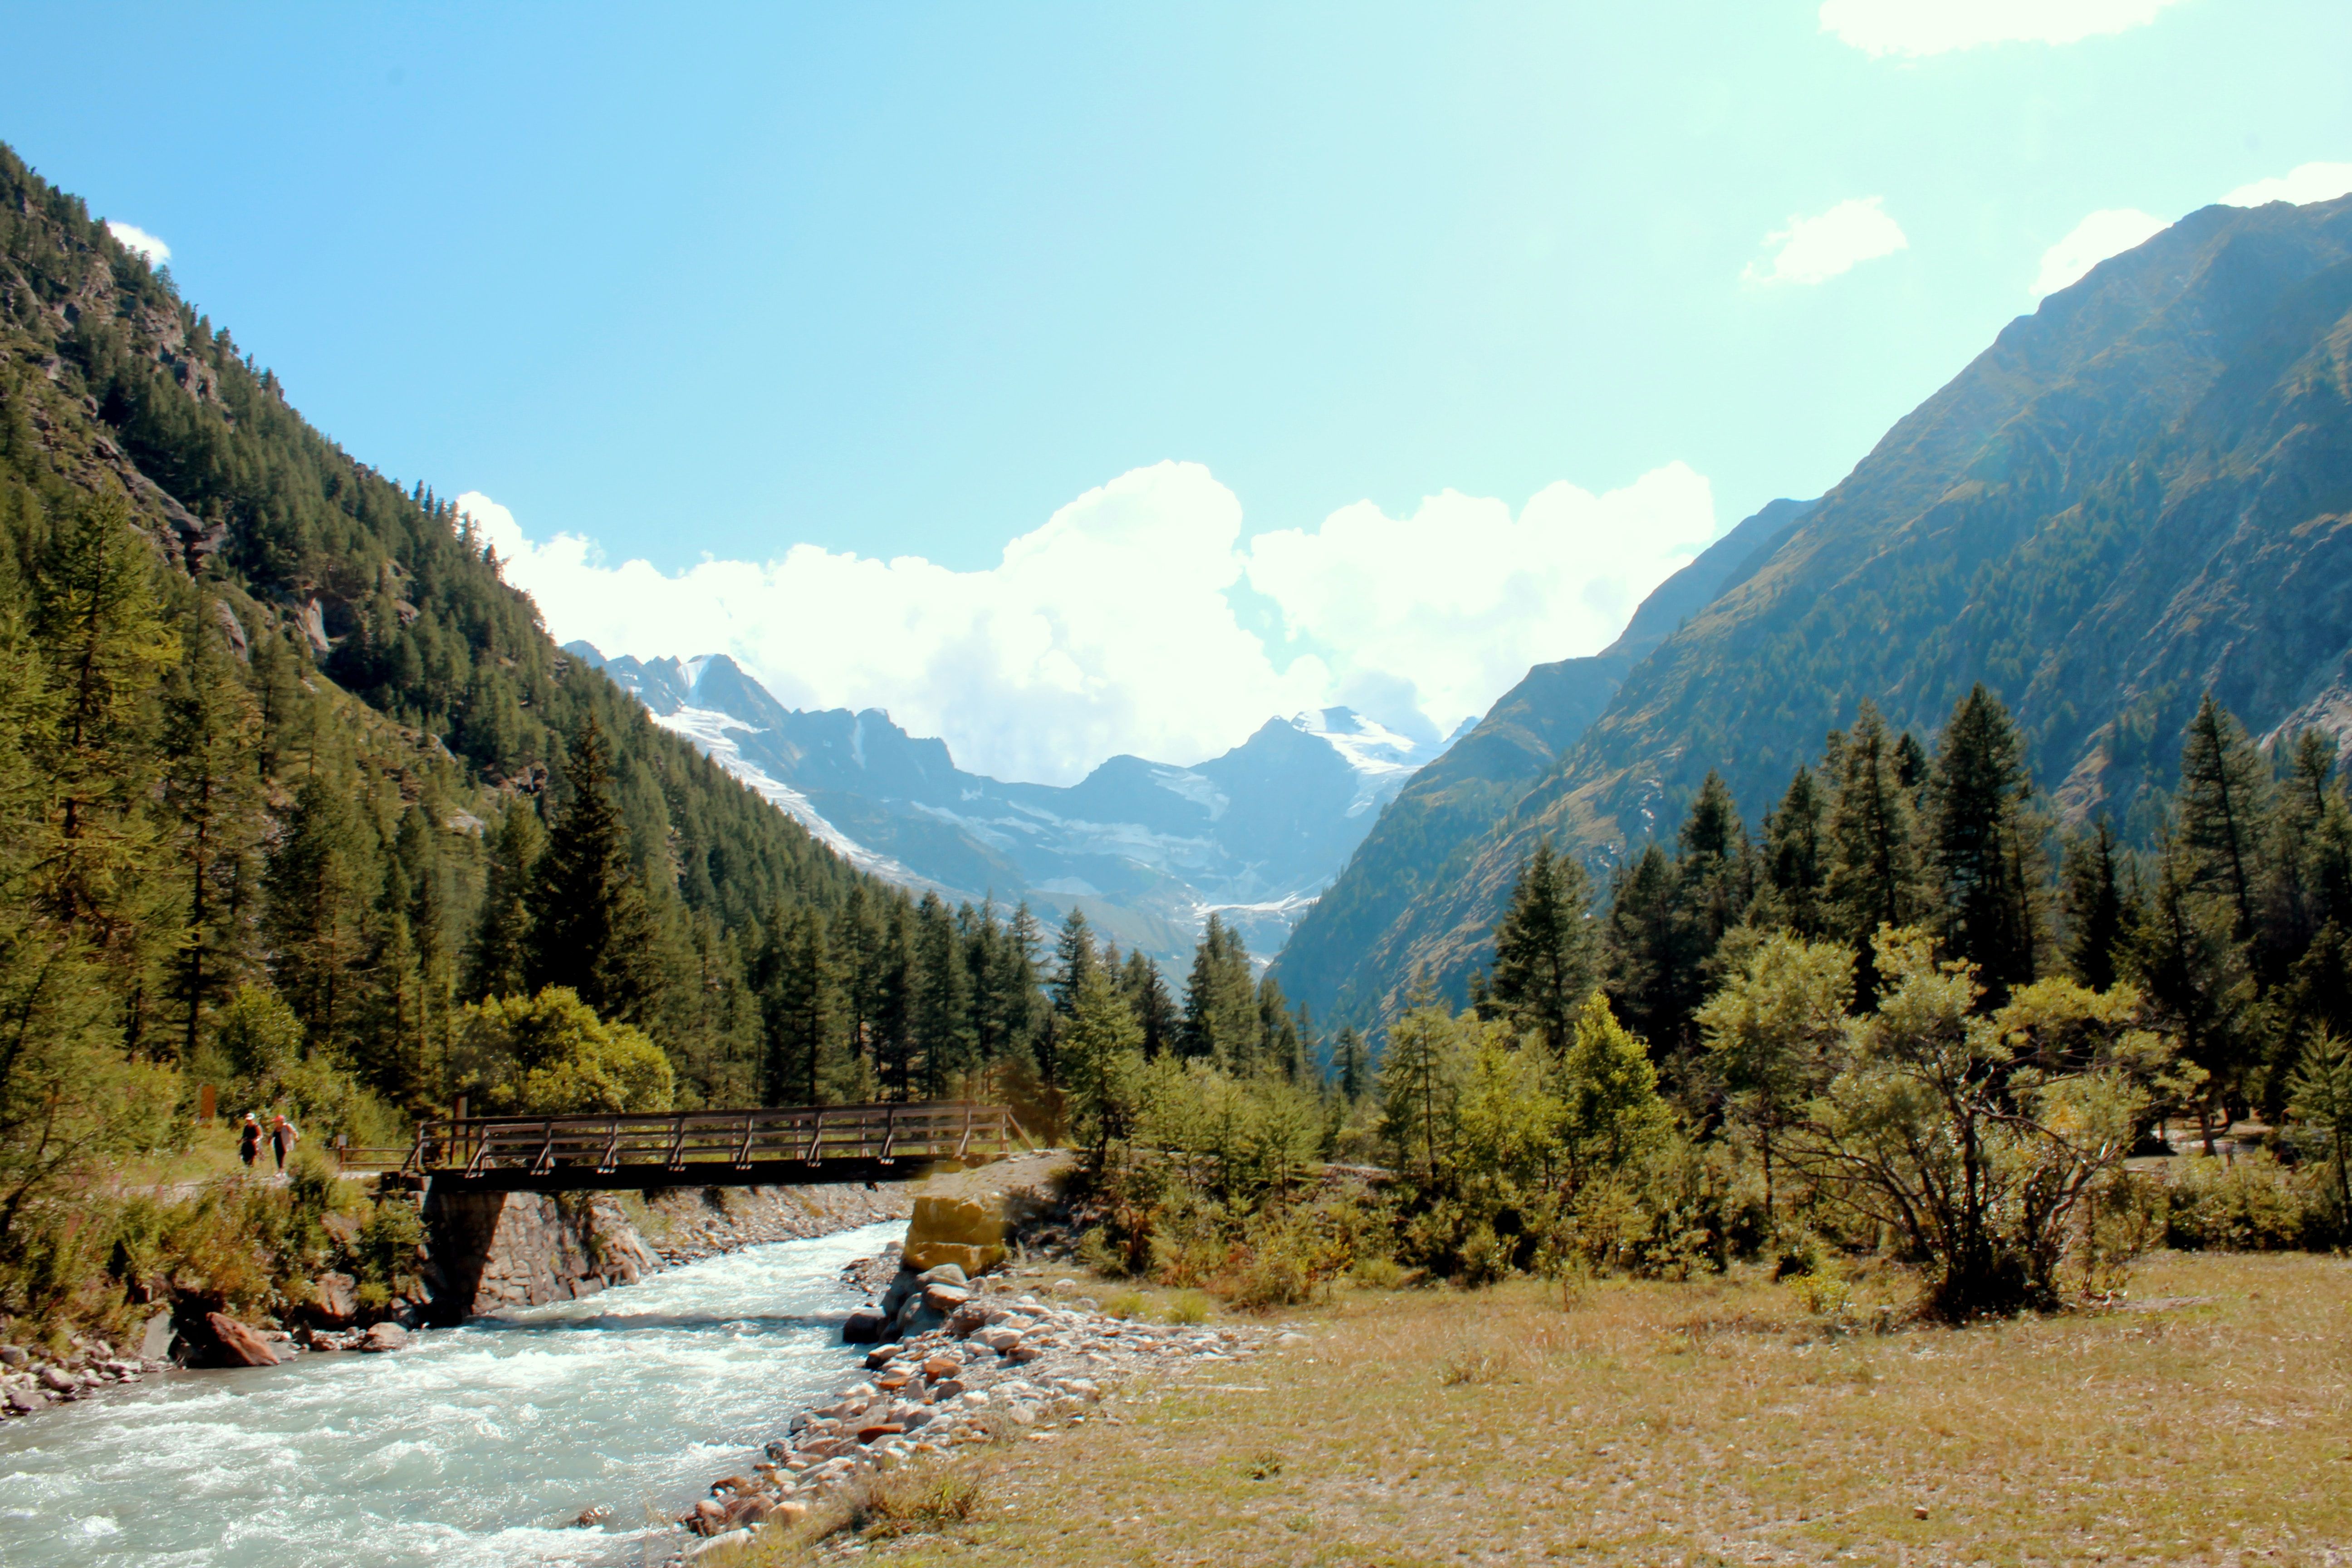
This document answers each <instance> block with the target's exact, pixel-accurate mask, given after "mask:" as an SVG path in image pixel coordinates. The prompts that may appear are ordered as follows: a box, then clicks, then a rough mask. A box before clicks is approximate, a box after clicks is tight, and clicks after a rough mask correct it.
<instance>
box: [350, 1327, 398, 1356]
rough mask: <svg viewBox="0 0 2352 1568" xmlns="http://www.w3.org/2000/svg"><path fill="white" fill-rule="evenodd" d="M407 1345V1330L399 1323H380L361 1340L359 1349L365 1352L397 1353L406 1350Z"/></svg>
mask: <svg viewBox="0 0 2352 1568" xmlns="http://www.w3.org/2000/svg"><path fill="white" fill-rule="evenodd" d="M407 1343H408V1331H407V1330H406V1329H404V1328H402V1327H401V1326H400V1325H399V1324H398V1323H378V1324H376V1325H375V1326H374V1327H373V1328H372V1329H370V1330H369V1331H367V1333H366V1335H365V1336H364V1337H363V1338H362V1339H361V1341H360V1344H359V1348H360V1349H362V1350H363V1351H376V1352H382V1351H396V1350H400V1349H403V1348H404V1347H405V1346H406V1345H407Z"/></svg>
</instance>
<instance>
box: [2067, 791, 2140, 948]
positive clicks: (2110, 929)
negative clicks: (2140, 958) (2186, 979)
mask: <svg viewBox="0 0 2352 1568" xmlns="http://www.w3.org/2000/svg"><path fill="white" fill-rule="evenodd" d="M2116 854H2117V850H2116V829H2115V825H2114V824H2113V823H2111V822H2109V821H2108V820H2107V819H2106V817H2105V816H2101V817H2100V818H2099V820H2098V822H2097V824H2096V825H2095V826H2094V827H2093V828H2092V830H2091V832H2090V833H2089V834H2088V835H2085V836H2083V837H2077V838H2075V839H2074V841H2073V842H2072V843H2071V844H2069V845H2068V846H2067V849H2066V856H2065V858H2064V861H2063V870H2064V873H2065V878H2066V895H2065V910H2066V919H2067V921H2068V924H2069V926H2070V927H2071V931H2072V934H2071V937H2070V939H2069V941H2068V942H2067V945H2066V962H2067V963H2068V965H2069V966H2070V967H2071V968H2072V969H2073V970H2074V978H2075V979H2077V980H2079V981H2081V982H2082V983H2083V984H2085V985H2087V986H2089V987H2090V988H2091V989H2092V990H2094V991H2108V990H2112V989H2114V987H2115V984H2116V974H2117V972H2118V971H2117V966H2118V964H2119V963H2121V961H2122V956H2123V951H2124V949H2125V947H2126V944H2127V943H2128V942H2129V940H2130V934H2131V919H2130V910H2129V908H2128V906H2127V904H2126V900H2125V896H2124V889H2123V883H2122V879H2121V877H2120V876H2119V874H2118V871H2117V868H2116Z"/></svg>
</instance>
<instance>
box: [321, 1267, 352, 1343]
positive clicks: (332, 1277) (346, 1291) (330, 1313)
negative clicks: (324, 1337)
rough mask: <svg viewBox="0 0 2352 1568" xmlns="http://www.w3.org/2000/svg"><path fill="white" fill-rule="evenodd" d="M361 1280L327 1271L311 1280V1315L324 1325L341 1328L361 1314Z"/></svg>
mask: <svg viewBox="0 0 2352 1568" xmlns="http://www.w3.org/2000/svg"><path fill="white" fill-rule="evenodd" d="M359 1289H360V1282H359V1281H358V1280H356V1279H352V1277H351V1276H350V1275H348V1274H336V1273H332V1272H330V1273H326V1274H321V1275H320V1276H319V1277H318V1278H317V1279H313V1280H312V1281H310V1290H311V1299H310V1316H311V1318H312V1320H313V1321H316V1322H318V1323H319V1324H320V1325H321V1326H322V1327H325V1328H330V1329H340V1328H341V1327H343V1326H344V1325H345V1324H347V1323H349V1322H351V1321H352V1319H354V1318H356V1317H358V1316H359V1315H360V1296H359Z"/></svg>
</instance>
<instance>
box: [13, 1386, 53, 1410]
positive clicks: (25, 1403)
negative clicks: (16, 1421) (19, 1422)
mask: <svg viewBox="0 0 2352 1568" xmlns="http://www.w3.org/2000/svg"><path fill="white" fill-rule="evenodd" d="M48 1402H49V1395H48V1394H43V1393H37V1392H36V1391H34V1390H32V1389H29V1388H12V1389H10V1390H9V1391H8V1408H9V1409H11V1410H13V1411H15V1412H16V1414H17V1415H31V1414H32V1413H33V1412H34V1411H36V1410H38V1409H40V1408H41V1407H42V1406H44V1405H47V1404H48Z"/></svg>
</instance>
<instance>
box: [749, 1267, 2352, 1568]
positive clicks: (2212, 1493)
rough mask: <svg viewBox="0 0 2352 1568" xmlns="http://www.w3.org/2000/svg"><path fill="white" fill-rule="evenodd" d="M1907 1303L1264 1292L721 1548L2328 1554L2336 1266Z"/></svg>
mask: <svg viewBox="0 0 2352 1568" xmlns="http://www.w3.org/2000/svg"><path fill="white" fill-rule="evenodd" d="M1110 1293H1111V1291H1110V1289H1109V1288H1106V1289H1104V1291H1103V1294H1104V1295H1106V1296H1108V1295H1109V1294H1110ZM1915 1295H1916V1287H1915V1286H1914V1285H1913V1284H1912V1283H1911V1282H1910V1281H1909V1280H1907V1279H1905V1278H1903V1277H1902V1276H1899V1275H1885V1276H1880V1277H1876V1278H1872V1277H1870V1276H1867V1275H1864V1276H1861V1277H1857V1278H1855V1279H1853V1280H1852V1281H1851V1282H1850V1289H1848V1290H1846V1291H1844V1292H1838V1291H1832V1292H1828V1293H1827V1294H1824V1293H1823V1292H1822V1291H1820V1290H1818V1289H1792V1288H1791V1287H1790V1286H1789V1285H1786V1284H1773V1283H1771V1282H1769V1280H1768V1279H1766V1278H1765V1277H1764V1276H1763V1275H1762V1274H1761V1273H1759V1272H1756V1271H1748V1270H1738V1271H1735V1272H1733V1273H1732V1274H1730V1275H1728V1276H1724V1277H1720V1278H1716V1279H1705V1280H1701V1281H1697V1282H1691V1283H1680V1284H1674V1283H1656V1282H1649V1283H1643V1282H1622V1281H1613V1280H1611V1281H1600V1282H1596V1283H1593V1284H1591V1285H1588V1286H1585V1287H1582V1288H1581V1289H1575V1288H1571V1289H1569V1290H1567V1291H1565V1292H1563V1290H1562V1289H1561V1288H1560V1287H1559V1286H1558V1285H1546V1284H1542V1283H1538V1282H1536V1281H1532V1280H1528V1281H1517V1282H1513V1283H1508V1284H1505V1285H1501V1286H1497V1287H1495V1288H1493V1289H1486V1290H1482V1291H1461V1290H1454V1289H1409V1290H1401V1291H1371V1290H1364V1289H1342V1290H1341V1291H1339V1293H1338V1294H1337V1295H1336V1296H1335V1297H1334V1298H1333V1299H1332V1300H1329V1301H1328V1303H1326V1304H1324V1305H1321V1306H1318V1307H1315V1308H1310V1309H1300V1310H1295V1311H1294V1312H1293V1313H1292V1314H1290V1317H1289V1319H1288V1321H1293V1322H1295V1323H1296V1325H1297V1327H1299V1328H1300V1329H1301V1330H1302V1331H1304V1332H1305V1333H1306V1334H1307V1342H1306V1343H1305V1344H1293V1345H1290V1346H1287V1347H1285V1348H1282V1349H1278V1350H1274V1351H1269V1352H1266V1353H1265V1354H1263V1355H1261V1356H1259V1357H1256V1358H1254V1359H1252V1360H1250V1361H1246V1362H1242V1363H1232V1364H1230V1365H1221V1366H1219V1367H1217V1368H1216V1370H1215V1372H1214V1373H1200V1374H1195V1375H1194V1376H1192V1377H1191V1378H1189V1379H1187V1380H1184V1381H1171V1382H1167V1383H1161V1384H1150V1383H1144V1384H1131V1385H1129V1387H1128V1388H1127V1389H1125V1390H1122V1391H1121V1392H1120V1394H1118V1397H1116V1398H1114V1399H1113V1400H1111V1401H1109V1402H1108V1403H1107V1404H1106V1405H1102V1406H1099V1407H1097V1412H1096V1414H1095V1415H1093V1416H1091V1417H1090V1418H1089V1419H1087V1421H1085V1422H1084V1423H1083V1424H1082V1425H1079V1426H1066V1427H1062V1428H1060V1429H1058V1430H1056V1431H1054V1432H1052V1433H1051V1434H1048V1435H1044V1436H1036V1437H1031V1438H1028V1439H1027V1440H1022V1439H1020V1438H1018V1437H1015V1438H1014V1439H1013V1440H1011V1441H1008V1442H1006V1443H1003V1444H997V1445H992V1446H988V1447H980V1448H976V1449H970V1450H965V1451H963V1452H961V1453H960V1454H958V1455H957V1456H956V1457H955V1458H952V1459H941V1460H939V1461H935V1462H934V1463H933V1464H932V1465H930V1466H927V1467H922V1468H917V1469H914V1470H909V1471H904V1472H899V1473H898V1474H897V1475H894V1476H889V1477H885V1478H882V1479H880V1480H879V1481H878V1482H877V1491H878V1493H879V1494H880V1495H879V1496H877V1498H876V1499H875V1500H874V1504H873V1506H870V1507H869V1508H868V1510H866V1514H865V1515H864V1516H863V1518H862V1520H861V1522H863V1523H864V1524H865V1526H866V1528H865V1529H864V1530H863V1531H853V1530H848V1529H842V1528H837V1527H838V1526H839V1524H840V1522H841V1521H840V1519H839V1516H838V1514H837V1513H836V1514H835V1516H834V1517H833V1518H831V1519H819V1520H815V1521H811V1525H812V1527H814V1528H804V1529H803V1531H801V1532H800V1533H799V1535H798V1536H796V1537H794V1538H793V1539H792V1540H789V1541H782V1542H771V1543H766V1544H765V1545H764V1546H763V1548H762V1549H761V1552H759V1553H758V1554H757V1556H756V1557H755V1558H749V1559H747V1560H749V1561H753V1562H757V1563H793V1562H801V1561H806V1560H809V1559H810V1558H811V1557H812V1556H814V1557H819V1558H822V1557H824V1556H829V1555H834V1554H838V1553H844V1552H856V1553H858V1554H861V1555H873V1556H877V1557H887V1558H888V1559H890V1560H892V1561H894V1562H904V1563H908V1564H910V1565H912V1564H924V1563H950V1562H951V1563H956V1564H958V1565H959V1568H985V1565H989V1564H997V1563H1003V1564H1008V1565H1010V1564H1024V1565H1031V1564H1082V1563H1083V1564H1097V1563H1120V1564H1136V1565H1143V1564H1154V1565H1157V1564H1167V1565H1170V1568H1174V1565H1177V1564H1185V1565H1193V1564H1199V1565H1217V1568H1224V1565H1229V1564H1230V1565H1255V1564H1267V1565H1273V1564H1284V1565H1292V1564H1296V1565H1300V1568H1306V1565H1318V1568H1319V1565H1326V1564H1328V1565H1331V1568H1339V1565H1348V1568H1356V1565H1363V1568H1370V1565H1375V1564H1380V1565H1387V1564H1418V1563H1453V1562H1490V1563H1518V1562H1538V1561H1563V1562H1583V1563H1688V1564H1697V1563H1799V1562H1803V1563H1822V1562H1836V1563H1888V1564H1896V1563H2004V1564H2005V1563H2336V1562H2340V1561H2342V1560H2344V1558H2345V1556H2346V1555H2347V1551H2346V1550H2345V1549H2346V1547H2347V1545H2348V1544H2352V1401H2347V1386H2352V1333H2347V1324H2352V1263H2347V1261H2346V1260H2345V1259H2343V1258H2328V1257H2321V1256H2315V1255H2310V1254H2263V1255H2255V1254H2194V1253H2177V1252H2165V1253H2159V1254H2157V1255H2155V1256H2154V1257H2152V1258H2148V1259H2147V1260H2146V1261H2145V1262H2144V1263H2143V1265H2142V1266H2141V1267H2140V1268H2139V1269H2138V1270H2137V1273H2136V1276H2135V1279H2134V1281H2133V1288H2132V1291H2131V1295H2130V1297H2129V1298H2128V1300H2127V1304H2126V1307H2125V1308H2124V1309H2123V1310H2114V1311H2104V1312H2096V1313H2081V1314H2072V1315H2063V1316H2053V1317H2048V1318H2034V1317H2025V1318H2020V1319H2015V1320H2011V1321H1998V1322H1991V1323H1985V1324H1980V1325H1978V1326H1973V1327H1969V1328H1966V1329H1954V1328H1948V1327H1942V1326H1937V1325H1932V1324H1918V1323H1912V1322H1897V1321H1895V1317H1896V1316H1897V1314H1895V1313H1894V1312H1887V1311H1881V1310H1879V1309H1880V1308H1881V1307H1882V1306H1891V1305H1893V1304H1895V1303H1896V1302H1898V1301H1906V1300H1910V1299H1911V1298H1912V1297H1913V1296H1915ZM1841 1296H1843V1299H1840V1298H1841ZM1168 1304H1169V1303H1167V1302H1162V1301H1160V1300H1157V1299H1156V1298H1155V1299H1154V1300H1152V1301H1151V1302H1150V1306H1151V1307H1152V1308H1155V1309H1161V1310H1164V1308H1165V1307H1166V1306H1167V1305H1168ZM1212 1376H1213V1377H1216V1378H1220V1379H1224V1380H1226V1381H1222V1382H1216V1383H1211V1382H1210V1381H1208V1380H1209V1378H1210V1377H1212ZM947 1475H952V1476H953V1477H954V1478H955V1479H953V1481H952V1482H951V1483H950V1484H948V1485H946V1486H942V1485H941V1481H942V1479H944V1478H945V1476H947ZM941 1500H945V1501H946V1502H948V1503H949V1504H950V1505H951V1506H947V1507H940V1501H941ZM958 1513H962V1514H963V1515H964V1517H961V1518H957V1517H955V1516H956V1515H957V1514H958ZM828 1525H831V1526H835V1527H836V1528H835V1529H834V1530H833V1531H832V1532H831V1533H830V1534H828V1535H825V1536H824V1537H822V1538H821V1539H817V1540H814V1541H812V1540H811V1539H810V1538H811V1537H812V1536H814V1535H816V1533H817V1528H822V1527H824V1526H828Z"/></svg>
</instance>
